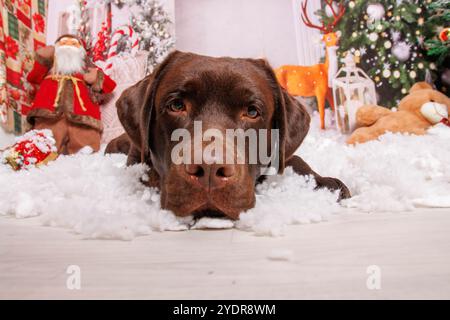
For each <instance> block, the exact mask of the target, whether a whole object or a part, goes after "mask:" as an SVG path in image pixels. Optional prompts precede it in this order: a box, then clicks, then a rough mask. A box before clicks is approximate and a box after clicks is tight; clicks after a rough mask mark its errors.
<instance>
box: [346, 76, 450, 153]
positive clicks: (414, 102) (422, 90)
mask: <svg viewBox="0 0 450 320" xmlns="http://www.w3.org/2000/svg"><path fill="white" fill-rule="evenodd" d="M449 110H450V99H449V98H448V97H447V96H446V95H444V94H443V93H441V92H439V91H437V90H434V89H433V88H432V87H431V85H429V84H428V83H426V82H418V83H416V84H414V85H413V86H412V88H411V90H410V92H409V94H408V95H407V96H405V97H404V98H403V99H402V100H401V101H400V102H399V105H398V108H397V111H391V110H389V109H387V108H384V107H380V106H376V105H365V106H362V107H360V108H359V109H358V111H357V112H356V127H357V129H356V130H355V131H354V132H353V133H352V134H351V136H350V137H349V138H348V139H347V143H348V144H356V143H364V142H367V141H370V140H375V139H377V138H378V137H379V136H381V135H382V134H384V133H386V132H401V133H410V134H415V135H423V134H425V133H426V131H427V129H428V128H429V127H431V126H433V125H435V124H437V123H439V122H441V123H444V124H446V125H448V126H450V124H449V120H448V114H449Z"/></svg>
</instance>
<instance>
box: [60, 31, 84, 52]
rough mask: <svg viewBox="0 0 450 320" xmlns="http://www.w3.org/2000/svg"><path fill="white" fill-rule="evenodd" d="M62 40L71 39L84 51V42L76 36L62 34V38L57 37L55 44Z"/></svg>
mask: <svg viewBox="0 0 450 320" xmlns="http://www.w3.org/2000/svg"><path fill="white" fill-rule="evenodd" d="M63 38H72V39H75V40H77V41H78V43H79V44H80V45H81V46H82V47H83V48H84V49H85V50H86V42H84V40H83V39H82V38H80V37H78V36H76V35H73V34H63V35H62V36H59V37H58V39H56V41H55V44H56V43H58V42H59V41H60V40H61V39H63Z"/></svg>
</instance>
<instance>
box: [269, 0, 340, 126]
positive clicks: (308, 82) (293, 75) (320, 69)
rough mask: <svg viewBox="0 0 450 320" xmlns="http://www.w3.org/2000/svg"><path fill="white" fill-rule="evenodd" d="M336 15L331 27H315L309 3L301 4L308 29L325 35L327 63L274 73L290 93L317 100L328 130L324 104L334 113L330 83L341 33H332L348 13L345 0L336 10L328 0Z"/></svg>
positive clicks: (334, 71) (335, 64) (327, 2)
mask: <svg viewBox="0 0 450 320" xmlns="http://www.w3.org/2000/svg"><path fill="white" fill-rule="evenodd" d="M325 3H326V5H327V6H329V8H330V10H331V13H332V14H333V21H332V22H331V23H329V24H328V25H325V24H324V23H323V22H322V25H321V26H318V25H314V24H313V23H312V22H311V20H310V19H309V17H308V12H307V9H306V8H307V6H308V0H306V1H305V2H304V3H303V2H302V20H303V22H304V23H305V25H306V26H308V27H310V28H315V29H319V30H320V31H321V32H323V33H324V36H323V38H322V41H323V42H324V43H325V46H326V56H325V63H319V64H315V65H312V66H293V65H286V66H281V67H280V68H278V69H276V70H275V74H276V76H277V79H278V81H279V83H280V85H281V86H282V87H283V88H285V89H286V90H287V91H288V92H289V93H290V94H292V95H294V96H302V97H316V99H317V106H318V109H319V113H320V128H321V129H325V101H328V103H329V104H330V106H331V108H332V110H333V111H334V103H333V94H332V92H331V89H330V87H332V84H331V81H332V79H333V77H334V75H335V74H336V72H337V67H338V63H337V56H336V51H337V49H338V47H337V43H338V41H339V34H338V33H337V32H333V30H334V28H335V26H336V24H337V23H338V22H339V20H340V19H341V18H342V16H343V15H344V12H345V7H344V3H343V1H340V3H339V6H338V8H337V12H336V9H335V8H334V7H333V0H325Z"/></svg>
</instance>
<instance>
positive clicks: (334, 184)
mask: <svg viewBox="0 0 450 320" xmlns="http://www.w3.org/2000/svg"><path fill="white" fill-rule="evenodd" d="M317 188H327V189H330V190H339V198H338V202H339V201H341V200H344V199H348V198H351V196H352V195H351V194H350V190H349V189H348V188H347V186H346V185H345V184H344V183H343V182H342V181H341V180H339V179H336V178H330V177H324V178H320V179H319V180H318V181H317Z"/></svg>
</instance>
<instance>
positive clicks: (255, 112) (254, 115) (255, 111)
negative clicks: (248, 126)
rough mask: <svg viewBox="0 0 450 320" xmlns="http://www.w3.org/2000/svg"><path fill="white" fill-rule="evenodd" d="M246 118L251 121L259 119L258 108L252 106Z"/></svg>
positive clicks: (248, 109)
mask: <svg viewBox="0 0 450 320" xmlns="http://www.w3.org/2000/svg"><path fill="white" fill-rule="evenodd" d="M245 116H246V117H248V118H250V119H256V118H258V117H259V111H258V109H257V108H256V107H254V106H250V107H248V108H247V113H246V114H245Z"/></svg>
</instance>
